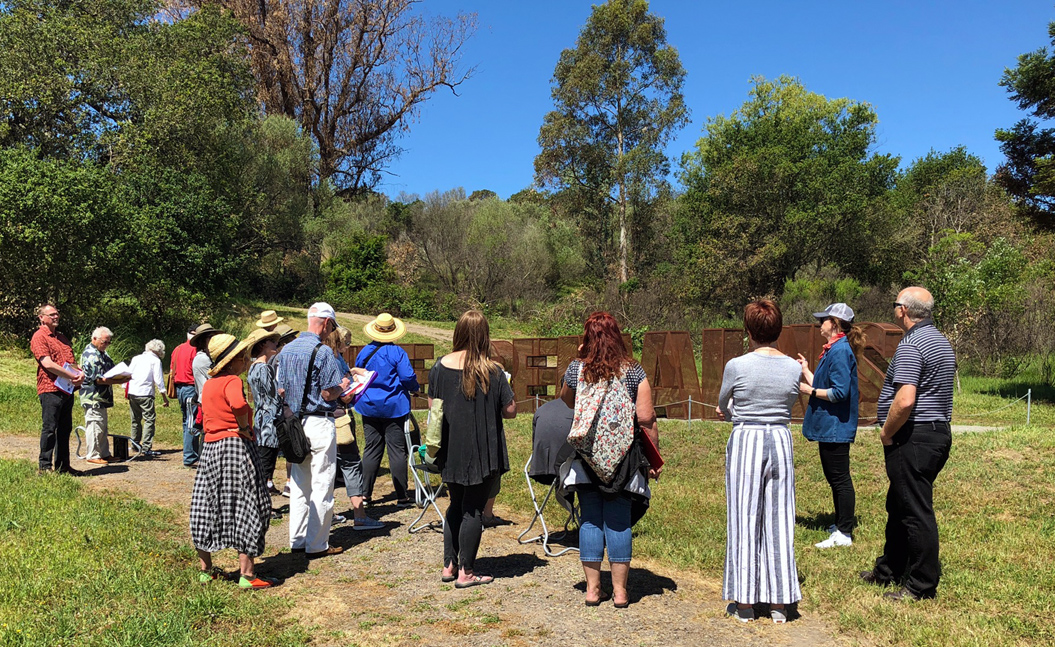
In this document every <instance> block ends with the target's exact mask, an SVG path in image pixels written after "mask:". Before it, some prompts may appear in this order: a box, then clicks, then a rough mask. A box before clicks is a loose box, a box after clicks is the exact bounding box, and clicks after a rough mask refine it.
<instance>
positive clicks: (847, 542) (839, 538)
mask: <svg viewBox="0 0 1055 647" xmlns="http://www.w3.org/2000/svg"><path fill="white" fill-rule="evenodd" d="M813 545H814V546H815V547H817V548H821V549H824V548H833V547H835V546H853V545H854V540H853V539H852V538H851V537H850V536H849V535H844V534H842V533H841V532H839V531H838V530H836V531H835V532H833V533H832V536H831V537H828V538H827V539H825V540H824V541H821V542H817V543H816V544H813Z"/></svg>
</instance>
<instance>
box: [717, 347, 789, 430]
mask: <svg viewBox="0 0 1055 647" xmlns="http://www.w3.org/2000/svg"><path fill="white" fill-rule="evenodd" d="M801 375H802V367H801V366H799V363H798V362H796V361H795V360H793V359H791V358H790V357H788V356H787V355H761V354H759V353H747V354H746V355H741V356H740V357H734V358H733V359H731V360H729V363H728V364H726V365H725V372H724V373H723V375H722V390H721V392H720V394H719V396H718V406H719V407H720V408H721V410H722V413H724V414H725V419H726V420H729V421H732V422H734V423H740V422H745V423H761V424H767V423H769V424H779V425H787V424H789V423H790V422H791V407H792V406H794V404H795V400H797V399H798V397H799V377H800V376H801ZM730 398H732V406H730V402H729V400H730Z"/></svg>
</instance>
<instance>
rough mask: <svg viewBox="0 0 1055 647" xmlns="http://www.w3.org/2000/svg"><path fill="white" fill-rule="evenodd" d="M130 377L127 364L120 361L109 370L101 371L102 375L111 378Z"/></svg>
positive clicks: (130, 372) (130, 370) (130, 373)
mask: <svg viewBox="0 0 1055 647" xmlns="http://www.w3.org/2000/svg"><path fill="white" fill-rule="evenodd" d="M118 376H120V377H132V369H130V368H128V364H125V363H124V362H121V363H120V364H118V365H117V366H115V367H113V368H112V369H110V370H109V371H107V372H105V373H103V377H105V378H106V379H108V380H109V379H111V378H115V377H118Z"/></svg>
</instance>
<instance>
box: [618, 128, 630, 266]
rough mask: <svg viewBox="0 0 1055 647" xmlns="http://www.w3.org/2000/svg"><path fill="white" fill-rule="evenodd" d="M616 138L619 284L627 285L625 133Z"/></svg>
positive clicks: (627, 230) (628, 241)
mask: <svg viewBox="0 0 1055 647" xmlns="http://www.w3.org/2000/svg"><path fill="white" fill-rule="evenodd" d="M616 137H617V138H618V141H619V156H618V158H617V159H618V161H617V162H616V163H617V164H619V282H620V283H626V282H627V281H628V280H629V279H630V272H629V268H628V267H627V257H628V256H629V253H628V250H629V248H630V230H629V228H628V227H627V223H626V172H625V171H624V170H623V168H622V166H623V132H622V130H620V131H619V132H618V133H617V134H616Z"/></svg>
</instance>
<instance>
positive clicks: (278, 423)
mask: <svg viewBox="0 0 1055 647" xmlns="http://www.w3.org/2000/svg"><path fill="white" fill-rule="evenodd" d="M319 346H322V343H321V342H320V343H319V344H318V345H317V346H315V349H314V350H313V351H311V359H310V360H308V371H307V374H306V375H305V376H304V393H303V395H302V396H301V400H300V411H299V412H298V413H299V415H293V412H292V410H291V409H290V407H289V405H288V404H286V402H285V398H281V399H280V400H279V406H278V416H276V418H275V435H277V436H278V447H279V449H281V450H282V455H283V456H284V457H285V458H286V460H287V461H289V462H290V463H296V464H298V465H299V464H300V463H303V462H304V459H305V458H307V457H308V456H309V455H310V454H311V442H310V441H309V440H308V437H307V436H306V435H305V434H304V423H303V421H302V420H301V418H302V417H303V416H304V407H306V406H307V405H308V388H309V387H310V386H311V371H312V369H313V368H315V356H316V355H317V354H318V352H319Z"/></svg>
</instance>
